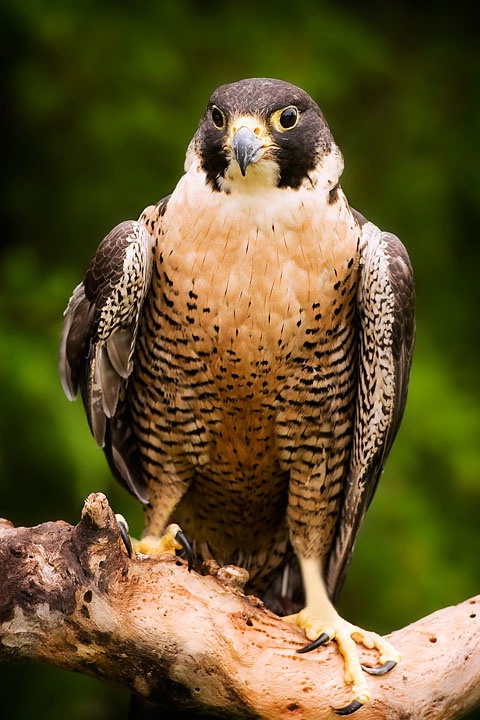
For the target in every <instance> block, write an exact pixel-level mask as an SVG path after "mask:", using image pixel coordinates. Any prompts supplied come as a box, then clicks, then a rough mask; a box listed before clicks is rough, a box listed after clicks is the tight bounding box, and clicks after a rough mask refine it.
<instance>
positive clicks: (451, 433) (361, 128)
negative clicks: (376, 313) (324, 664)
mask: <svg viewBox="0 0 480 720" xmlns="http://www.w3.org/2000/svg"><path fill="white" fill-rule="evenodd" d="M472 12H473V11H472ZM1 16H2V17H1V23H0V24H1V28H2V29H1V33H2V36H1V43H0V47H1V53H2V55H3V59H4V61H5V62H4V66H5V68H6V73H5V76H4V78H5V83H4V96H5V102H4V103H3V113H2V120H1V122H2V128H1V129H2V132H1V136H2V139H3V140H4V149H3V150H2V161H1V165H2V170H3V178H4V185H3V192H2V201H3V209H4V220H3V224H2V227H3V230H2V233H1V236H0V237H1V239H0V242H1V244H2V246H1V250H0V253H1V254H0V516H4V517H7V518H9V519H10V520H12V521H13V522H14V523H15V524H17V525H34V524H38V523H41V522H44V521H47V520H56V519H64V520H66V521H68V522H71V523H76V522H77V521H78V519H79V515H80V511H81V508H82V504H83V501H84V499H85V497H86V496H87V495H88V494H89V493H90V492H92V491H99V490H101V491H103V492H105V493H106V494H107V495H108V497H109V499H110V501H111V504H112V505H113V507H114V508H115V510H117V511H120V512H123V513H124V515H126V516H127V517H128V518H129V521H130V524H131V527H132V530H133V532H134V533H139V532H140V529H141V522H142V517H141V510H140V508H139V507H138V505H137V504H136V502H135V501H134V500H133V498H130V496H128V495H127V493H126V492H125V491H124V490H122V489H121V488H119V487H117V485H116V484H115V483H114V482H113V480H112V478H111V476H110V474H109V471H108V469H107V466H106V463H105V461H104V459H103V456H102V453H101V451H100V450H98V449H97V448H96V446H95V444H94V442H93V440H92V438H91V437H90V434H89V431H88V429H87V424H86V421H85V418H84V414H83V410H82V407H81V404H80V403H79V402H78V403H74V404H70V403H69V402H67V400H66V398H65V397H64V396H63V394H62V391H61V388H60V383H59V379H58V375H57V352H58V342H59V334H60V328H61V321H62V312H63V309H64V307H65V305H66V303H67V301H68V298H69V295H70V293H71V290H72V289H73V287H74V286H75V285H76V283H77V282H79V281H80V279H81V278H82V277H83V273H84V270H85V268H86V266H87V263H88V262H89V260H90V257H91V256H92V254H93V252H94V250H95V248H96V246H97V245H98V243H99V241H100V240H101V238H102V237H103V236H104V235H105V234H106V232H108V230H109V229H110V228H111V227H112V226H113V225H115V224H116V223H118V222H119V221H121V220H123V219H127V218H136V217H137V216H138V215H139V213H140V212H141V210H142V209H143V207H144V206H146V205H147V204H150V203H152V202H156V201H157V200H158V199H160V198H161V197H163V196H164V195H166V194H168V193H169V192H170V191H171V189H172V188H173V186H174V184H175V182H176V180H177V179H178V178H179V176H180V174H181V173H182V168H183V158H184V153H185V149H186V146H187V144H188V141H189V140H190V138H191V136H192V135H193V133H194V131H195V129H196V126H197V123H198V119H199V117H200V115H201V114H202V113H203V109H204V106H205V104H206V102H207V100H208V97H209V96H210V94H211V92H212V91H213V90H214V88H215V87H216V86H217V85H219V84H221V83H225V82H231V81H234V80H237V79H240V78H243V77H248V76H269V77H280V78H283V79H285V80H288V81H290V82H293V83H295V84H297V85H300V86H302V87H304V88H305V89H306V90H308V91H309V92H310V93H311V94H312V95H313V97H314V98H315V99H316V100H317V101H318V103H319V104H320V106H321V107H322V109H323V111H324V113H325V115H326V117H327V119H328V121H329V124H330V127H331V129H332V131H333V133H334V136H335V138H336V140H337V142H338V144H339V145H340V147H341V148H342V150H343V153H344V156H345V172H344V176H343V182H342V185H343V188H344V190H345V191H346V193H347V196H348V197H349V199H350V202H351V204H352V205H353V206H354V207H356V208H357V209H359V210H360V211H361V212H362V213H363V214H365V215H366V216H367V217H368V218H369V219H371V220H373V221H374V222H376V223H377V224H378V225H380V227H382V228H384V229H388V230H391V231H393V232H395V233H396V234H398V235H399V236H400V237H401V238H402V239H403V241H404V243H405V244H406V246H407V248H408V250H409V253H410V255H411V258H412V262H413V265H414V268H415V274H416V284H417V317H418V333H417V347H416V354H415V359H414V365H413V371H412V377H411V385H410V394H409V401H408V404H407V410H406V414H405V418H404V422H403V426H402V428H401V431H400V433H399V436H398V440H397V442H396V444H395V446H394V449H393V451H392V453H391V457H390V459H389V461H388V463H387V468H386V471H385V473H384V476H383V479H382V482H381V483H380V486H379V490H378V492H377V495H376V498H375V500H374V503H373V505H372V507H371V510H370V512H369V514H368V516H367V519H366V522H365V524H364V527H363V528H362V531H361V534H360V537H359V540H358V543H357V548H356V552H355V555H354V560H353V563H352V566H351V571H350V574H349V577H348V580H347V584H346V587H345V590H344V593H343V597H342V603H341V605H342V610H343V612H344V613H346V614H347V615H348V617H349V618H350V619H351V620H353V621H355V622H357V623H360V624H364V625H365V626H369V627H371V628H372V629H376V630H377V631H380V632H387V631H390V630H393V629H395V628H398V627H401V626H403V625H406V624H408V623H410V622H412V621H414V620H416V619H417V618H419V617H421V616H423V615H426V614H428V613H430V612H433V611H434V610H436V609H439V608H441V607H444V606H446V605H449V604H454V603H457V602H460V601H462V600H464V599H466V598H467V597H469V596H471V595H474V594H476V593H478V592H479V588H480V556H479V541H480V527H479V510H480V477H479V475H480V472H479V470H480V388H479V382H478V376H479V362H478V353H479V349H480V323H479V299H480V294H479V285H480V280H479V272H480V243H479V232H478V229H479V227H480V213H479V207H480V170H479V168H480V157H479V147H480V141H479V138H480V94H479V87H480V73H479V70H480V54H479V50H478V30H477V27H478V26H477V24H476V23H475V22H474V21H473V17H469V15H468V11H466V10H464V9H463V7H462V3H455V5H454V6H450V5H446V4H442V3H439V4H436V5H434V4H429V3H424V4H422V3H417V4H416V5H415V6H413V5H412V6H410V5H409V4H408V3H402V2H388V1H384V2H382V3H377V2H368V1H367V2H362V3H355V2H351V3H349V2H346V3H336V2H333V0H332V1H331V2H313V1H311V2H308V0H304V1H298V2H292V1H291V0H276V2H275V3H269V2H259V1H258V0H257V2H252V1H251V0H242V2H241V3H231V4H228V3H225V2H216V1H211V2H200V0H198V1H197V2H194V1H193V0H175V2H171V3H162V2H160V1H157V2H155V1H153V0H150V1H148V0H146V1H142V0H138V1H137V2H127V1H124V2H121V1H120V0H117V2H113V1H107V0H103V1H101V0H83V2H78V0H61V1H56V0H49V1H48V0H3V3H2V8H1ZM0 583H1V579H0ZM0 591H1V587H0ZM127 700H128V698H127V693H124V692H121V691H116V690H113V689H110V688H108V687H107V686H105V685H103V684H101V683H100V682H97V681H95V680H93V679H89V678H86V677H83V676H77V675H74V674H69V673H67V672H63V671H60V670H56V669H53V668H47V667H43V666H40V665H26V664H25V665H20V664H19V665H3V666H2V667H1V671H0V715H1V717H5V718H17V719H18V720H21V719H23V718H30V717H31V716H32V715H33V716H35V717H37V718H39V719H40V720H51V719H53V718H58V717H64V716H68V717H69V720H84V719H86V718H88V720H113V718H123V717H125V712H126V710H125V708H126V704H127ZM470 717H471V718H473V717H476V718H479V717H480V713H477V714H476V715H475V714H473V715H471V716H470Z"/></svg>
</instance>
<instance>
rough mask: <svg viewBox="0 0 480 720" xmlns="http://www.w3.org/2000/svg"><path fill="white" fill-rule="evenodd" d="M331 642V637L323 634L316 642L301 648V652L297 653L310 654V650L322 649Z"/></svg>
mask: <svg viewBox="0 0 480 720" xmlns="http://www.w3.org/2000/svg"><path fill="white" fill-rule="evenodd" d="M329 640H330V635H328V633H325V632H324V633H322V634H321V635H319V636H318V638H317V639H316V640H314V641H313V642H311V643H310V644H309V645H305V647H303V648H300V650H297V653H307V652H310V650H316V649H317V648H319V647H321V646H322V645H325V643H327V642H328V641H329Z"/></svg>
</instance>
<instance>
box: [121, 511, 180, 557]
mask: <svg viewBox="0 0 480 720" xmlns="http://www.w3.org/2000/svg"><path fill="white" fill-rule="evenodd" d="M115 517H116V520H117V523H118V528H119V530H120V534H121V536H122V539H123V542H124V543H125V547H126V548H127V552H128V554H129V556H130V557H131V556H132V552H138V553H142V554H143V555H163V554H164V553H169V554H170V555H175V551H176V550H183V551H184V552H185V554H186V556H187V561H188V569H189V570H191V569H192V563H193V552H192V548H191V547H190V543H189V542H188V540H187V538H186V537H185V535H184V533H183V531H182V529H181V528H180V526H179V525H176V524H175V523H172V524H171V525H168V527H167V528H166V530H165V532H164V534H163V535H162V537H158V536H157V535H145V536H144V537H143V538H141V540H136V539H135V538H130V536H129V534H128V525H127V521H126V520H125V518H124V517H123V516H122V515H116V516H115Z"/></svg>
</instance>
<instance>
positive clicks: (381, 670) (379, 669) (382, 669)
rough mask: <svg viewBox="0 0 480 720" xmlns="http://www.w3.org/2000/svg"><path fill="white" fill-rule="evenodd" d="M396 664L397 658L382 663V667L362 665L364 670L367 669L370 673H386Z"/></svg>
mask: <svg viewBox="0 0 480 720" xmlns="http://www.w3.org/2000/svg"><path fill="white" fill-rule="evenodd" d="M396 664H397V663H396V661H395V660H388V661H387V662H386V663H384V665H380V667H368V665H362V670H365V672H366V673H368V674H369V675H386V673H388V672H390V670H393V668H394V667H395V665H396Z"/></svg>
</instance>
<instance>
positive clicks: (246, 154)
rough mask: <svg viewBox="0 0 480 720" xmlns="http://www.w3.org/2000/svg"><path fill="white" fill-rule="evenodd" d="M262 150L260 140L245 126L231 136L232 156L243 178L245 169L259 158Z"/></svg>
mask: <svg viewBox="0 0 480 720" xmlns="http://www.w3.org/2000/svg"><path fill="white" fill-rule="evenodd" d="M262 148H263V142H262V140H259V138H257V137H256V135H254V133H253V132H252V131H251V130H250V128H248V127H246V126H245V125H243V126H242V127H240V128H239V129H238V130H237V132H236V133H235V135H234V136H233V140H232V149H233V154H234V155H235V160H236V161H237V163H238V165H239V167H240V170H241V172H242V175H243V176H244V177H245V172H246V170H247V167H248V166H249V165H250V164H251V163H254V162H256V161H257V160H258V159H259V158H260V157H261V153H260V151H261V149H262Z"/></svg>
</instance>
